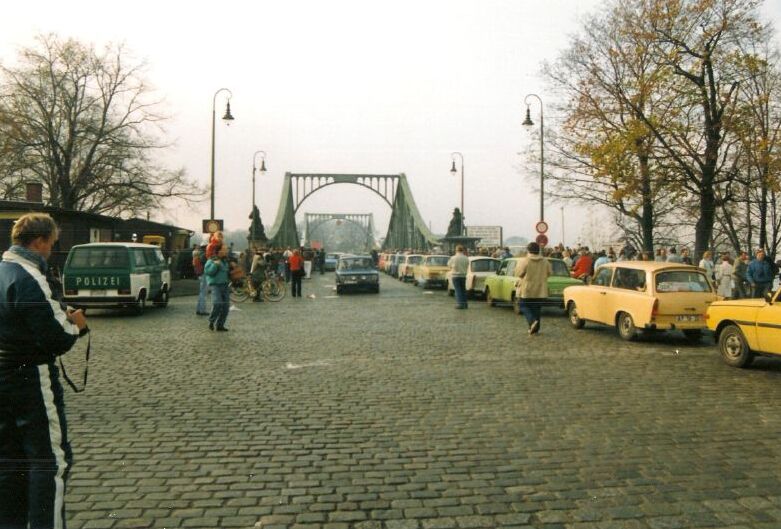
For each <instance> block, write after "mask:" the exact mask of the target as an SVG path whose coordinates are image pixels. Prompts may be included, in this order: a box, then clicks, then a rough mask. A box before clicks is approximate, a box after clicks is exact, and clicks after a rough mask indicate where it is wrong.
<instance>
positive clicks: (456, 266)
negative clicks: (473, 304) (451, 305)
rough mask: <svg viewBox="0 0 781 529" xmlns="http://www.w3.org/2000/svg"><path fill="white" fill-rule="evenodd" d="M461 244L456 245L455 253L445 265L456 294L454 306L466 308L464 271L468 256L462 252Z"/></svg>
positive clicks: (467, 268) (465, 271) (467, 264)
mask: <svg viewBox="0 0 781 529" xmlns="http://www.w3.org/2000/svg"><path fill="white" fill-rule="evenodd" d="M464 251H465V249H464V247H463V246H462V245H460V244H459V245H458V246H456V254H455V255H454V256H453V257H451V258H450V260H449V261H448V263H447V265H448V266H449V267H450V282H451V283H453V291H454V292H455V294H456V308H457V309H466V308H468V305H467V299H466V273H467V271H468V270H469V257H467V256H466V255H465V254H464Z"/></svg>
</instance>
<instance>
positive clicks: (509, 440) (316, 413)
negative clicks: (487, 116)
mask: <svg viewBox="0 0 781 529" xmlns="http://www.w3.org/2000/svg"><path fill="white" fill-rule="evenodd" d="M382 281H383V283H382V289H383V290H382V293H381V294H380V295H379V296H377V295H372V294H364V295H352V296H341V297H339V298H336V297H335V296H334V294H333V292H332V291H331V287H330V283H332V276H331V275H326V276H323V277H319V276H317V277H316V278H315V279H314V280H313V281H305V282H304V290H305V293H306V294H310V293H314V294H315V295H316V299H307V298H304V299H295V300H294V299H292V298H290V297H288V298H286V299H285V300H283V301H282V302H281V303H278V304H272V303H264V304H250V303H245V304H243V305H241V306H240V311H232V312H231V314H230V318H229V321H228V326H229V327H230V329H231V331H230V332H228V333H214V332H209V331H208V329H207V323H206V321H205V319H203V318H197V317H196V316H195V314H194V311H195V300H194V298H192V297H185V298H176V299H174V300H173V301H172V304H171V306H170V307H169V308H168V309H166V310H159V309H150V310H149V312H148V313H147V314H145V315H143V316H142V317H133V316H130V315H115V314H106V315H95V314H90V315H89V316H90V326H91V327H92V329H93V343H92V346H93V359H92V361H91V365H90V377H91V379H90V382H89V387H88V389H87V391H86V393H83V394H78V395H76V394H73V393H72V392H70V391H67V392H66V399H67V411H68V417H69V425H70V432H71V438H72V443H73V446H74V452H75V458H76V464H75V466H74V468H73V470H72V473H71V479H70V481H69V488H68V495H67V501H68V513H69V527H70V528H71V529H73V528H77V529H78V528H84V529H98V528H142V527H199V528H216V527H238V528H254V527H262V528H264V529H272V528H293V527H296V528H302V529H303V528H311V529H347V528H362V529H369V528H377V529H380V528H386V529H406V528H416V529H433V528H472V527H486V528H487V527H507V528H509V527H534V528H545V529H558V528H567V529H575V528H577V529H632V528H637V529H641V528H642V529H675V528H693V527H718V528H731V529H737V528H767V529H771V528H772V529H778V528H780V527H781V445H780V444H779V438H781V412H779V409H778V403H779V402H781V362H779V361H777V360H775V361H774V360H768V359H760V360H758V361H757V362H755V367H754V368H752V369H750V370H737V369H731V368H729V367H727V366H726V365H724V364H723V363H722V362H721V360H720V359H719V357H718V354H717V352H716V349H715V348H714V347H713V345H712V344H702V345H700V346H689V345H687V344H686V343H685V341H684V340H683V338H682V337H681V338H675V337H661V338H658V339H655V340H653V341H643V342H639V343H632V344H628V343H625V342H622V341H621V340H619V339H618V337H617V336H616V335H615V334H614V332H613V331H611V330H608V329H600V328H597V327H594V326H590V327H587V328H586V329H585V330H584V331H579V332H578V331H574V330H572V329H570V328H569V326H568V324H567V322H566V320H565V319H564V317H563V315H560V314H558V313H557V312H556V311H552V312H549V313H546V317H545V319H544V321H543V329H542V335H540V336H539V337H536V338H530V337H529V336H527V334H526V328H525V325H522V323H521V320H520V317H518V316H516V315H515V314H513V313H512V311H511V310H510V309H500V308H494V309H491V308H489V307H487V306H486V305H485V304H484V303H479V302H473V303H471V304H470V310H468V311H457V310H453V308H452V305H453V302H452V300H451V299H450V298H448V297H447V296H446V295H445V294H444V293H443V292H436V293H433V294H424V293H423V292H422V291H421V290H420V289H418V288H416V287H413V286H411V285H402V284H401V283H398V282H396V281H395V280H392V279H389V278H387V277H386V276H383V279H382ZM676 351H678V352H677V353H676ZM78 355H79V353H78V352H76V353H75V354H74V353H70V354H69V355H68V357H67V361H68V366H69V368H70V369H71V370H74V371H75V370H76V368H77V367H78V361H77V360H78Z"/></svg>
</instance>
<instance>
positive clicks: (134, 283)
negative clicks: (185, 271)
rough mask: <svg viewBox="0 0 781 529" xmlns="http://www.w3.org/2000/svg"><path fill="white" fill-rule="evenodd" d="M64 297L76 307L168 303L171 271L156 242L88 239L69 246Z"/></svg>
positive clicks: (138, 306) (63, 275) (138, 307)
mask: <svg viewBox="0 0 781 529" xmlns="http://www.w3.org/2000/svg"><path fill="white" fill-rule="evenodd" d="M62 283H63V291H64V296H63V301H64V302H65V303H67V304H68V305H71V306H73V307H78V308H88V307H96V308H112V307H132V308H134V309H136V311H137V312H143V310H144V308H145V307H146V305H147V303H148V302H150V303H153V304H154V305H155V306H158V307H165V306H167V305H168V296H169V294H170V292H171V272H170V270H168V266H167V263H166V261H165V258H164V257H163V253H162V252H161V251H160V248H159V247H158V246H155V245H152V244H137V243H125V242H118V243H103V242H101V243H90V244H80V245H78V246H74V247H73V248H71V250H70V252H68V258H67V260H66V261H65V267H64V269H63V273H62Z"/></svg>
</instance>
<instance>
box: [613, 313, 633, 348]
mask: <svg viewBox="0 0 781 529" xmlns="http://www.w3.org/2000/svg"><path fill="white" fill-rule="evenodd" d="M617 320H618V321H617V326H618V335H619V336H620V337H621V338H623V339H624V340H626V341H628V342H631V341H634V340H635V339H636V338H637V328H636V327H635V322H634V320H632V316H631V315H629V314H628V313H626V312H622V313H620V314H619V315H618V318H617Z"/></svg>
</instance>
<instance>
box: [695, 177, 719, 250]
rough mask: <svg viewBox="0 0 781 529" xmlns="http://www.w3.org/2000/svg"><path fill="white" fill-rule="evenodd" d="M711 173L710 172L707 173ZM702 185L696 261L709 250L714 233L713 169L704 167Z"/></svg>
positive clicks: (697, 226)
mask: <svg viewBox="0 0 781 529" xmlns="http://www.w3.org/2000/svg"><path fill="white" fill-rule="evenodd" d="M707 173H710V174H707ZM702 176H703V178H702V186H701V187H700V218H699V219H697V224H696V227H695V235H694V262H699V261H700V259H702V254H704V253H705V251H706V250H708V245H709V244H710V240H711V236H712V235H713V221H714V219H715V218H716V195H715V193H714V190H713V169H712V168H707V167H706V168H704V170H703V175H702Z"/></svg>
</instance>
